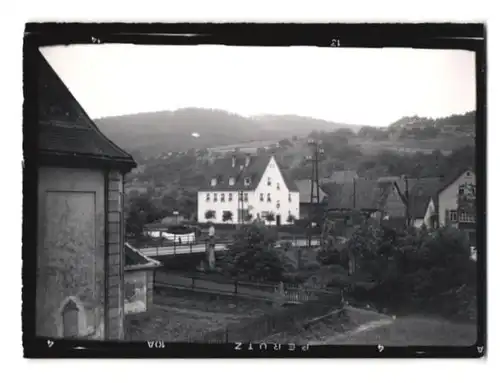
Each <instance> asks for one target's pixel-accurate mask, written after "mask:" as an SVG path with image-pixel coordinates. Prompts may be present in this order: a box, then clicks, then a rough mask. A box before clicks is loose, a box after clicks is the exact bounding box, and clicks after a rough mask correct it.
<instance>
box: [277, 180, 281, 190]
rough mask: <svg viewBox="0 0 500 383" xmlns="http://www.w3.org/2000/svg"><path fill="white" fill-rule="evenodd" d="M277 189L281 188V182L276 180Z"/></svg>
mask: <svg viewBox="0 0 500 383" xmlns="http://www.w3.org/2000/svg"><path fill="white" fill-rule="evenodd" d="M276 189H277V190H280V183H279V182H276Z"/></svg>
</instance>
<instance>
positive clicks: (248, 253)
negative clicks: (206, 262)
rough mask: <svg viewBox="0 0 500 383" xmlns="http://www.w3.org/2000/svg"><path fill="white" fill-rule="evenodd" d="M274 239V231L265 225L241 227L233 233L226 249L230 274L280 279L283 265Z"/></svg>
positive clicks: (272, 279) (259, 278) (263, 278)
mask: <svg viewBox="0 0 500 383" xmlns="http://www.w3.org/2000/svg"><path fill="white" fill-rule="evenodd" d="M276 239H277V236H276V233H275V232H274V231H272V230H268V229H267V228H266V227H265V226H262V225H258V224H254V225H250V226H246V227H242V228H241V229H240V230H239V231H237V232H236V233H235V235H234V242H233V243H232V244H231V245H230V247H229V249H228V255H229V257H230V258H231V270H232V274H233V275H234V276H237V275H244V276H248V277H251V278H253V279H257V280H269V281H280V280H281V278H282V275H283V272H284V266H283V261H282V260H281V257H280V254H279V250H277V249H276V248H275V244H276Z"/></svg>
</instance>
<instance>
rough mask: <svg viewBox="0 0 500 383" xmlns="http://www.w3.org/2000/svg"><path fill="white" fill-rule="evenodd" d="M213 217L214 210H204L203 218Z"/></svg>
mask: <svg viewBox="0 0 500 383" xmlns="http://www.w3.org/2000/svg"><path fill="white" fill-rule="evenodd" d="M214 218H215V211H214V210H207V211H206V212H205V219H207V220H210V219H214Z"/></svg>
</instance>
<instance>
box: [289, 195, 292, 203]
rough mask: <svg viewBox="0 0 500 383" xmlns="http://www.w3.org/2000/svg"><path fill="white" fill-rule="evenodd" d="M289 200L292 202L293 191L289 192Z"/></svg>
mask: <svg viewBox="0 0 500 383" xmlns="http://www.w3.org/2000/svg"><path fill="white" fill-rule="evenodd" d="M288 202H292V193H288Z"/></svg>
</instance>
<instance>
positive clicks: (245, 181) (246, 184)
mask: <svg viewBox="0 0 500 383" xmlns="http://www.w3.org/2000/svg"><path fill="white" fill-rule="evenodd" d="M243 182H244V183H245V186H248V185H250V182H251V179H250V177H245V179H244V180H243Z"/></svg>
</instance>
